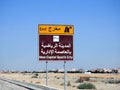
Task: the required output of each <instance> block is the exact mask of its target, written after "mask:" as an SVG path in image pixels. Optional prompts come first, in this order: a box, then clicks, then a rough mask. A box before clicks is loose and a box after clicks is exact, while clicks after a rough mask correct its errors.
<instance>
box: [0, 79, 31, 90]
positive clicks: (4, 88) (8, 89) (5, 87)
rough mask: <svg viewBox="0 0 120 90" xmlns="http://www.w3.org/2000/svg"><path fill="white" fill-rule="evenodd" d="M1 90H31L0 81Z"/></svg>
mask: <svg viewBox="0 0 120 90" xmlns="http://www.w3.org/2000/svg"><path fill="white" fill-rule="evenodd" d="M0 90H29V89H27V88H24V87H21V86H18V85H15V84H12V83H9V82H6V81H2V80H0Z"/></svg>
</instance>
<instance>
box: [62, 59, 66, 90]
mask: <svg viewBox="0 0 120 90" xmlns="http://www.w3.org/2000/svg"><path fill="white" fill-rule="evenodd" d="M65 64H66V61H64V65H63V66H64V90H66V67H65Z"/></svg>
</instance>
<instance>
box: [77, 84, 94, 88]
mask: <svg viewBox="0 0 120 90" xmlns="http://www.w3.org/2000/svg"><path fill="white" fill-rule="evenodd" d="M77 88H78V89H96V87H95V85H93V84H91V83H84V84H80V85H79V86H78V87H77Z"/></svg>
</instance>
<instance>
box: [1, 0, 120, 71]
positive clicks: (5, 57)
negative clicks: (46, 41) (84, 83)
mask: <svg viewBox="0 0 120 90" xmlns="http://www.w3.org/2000/svg"><path fill="white" fill-rule="evenodd" d="M38 24H73V25H74V32H75V33H74V61H70V62H67V64H66V65H67V68H83V69H92V68H115V67H120V1H119V0H0V69H1V70H40V69H45V62H40V61H38V58H37V57H38V56H37V55H38V43H37V41H38V33H37V32H38ZM48 68H49V69H53V68H63V61H59V62H49V63H48Z"/></svg>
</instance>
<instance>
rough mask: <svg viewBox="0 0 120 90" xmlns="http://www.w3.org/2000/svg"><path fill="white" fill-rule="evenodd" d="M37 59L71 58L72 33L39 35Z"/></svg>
mask: <svg viewBox="0 0 120 90" xmlns="http://www.w3.org/2000/svg"><path fill="white" fill-rule="evenodd" d="M39 60H40V61H41V60H45V61H46V60H49V61H51V60H67V61H68V60H73V35H39Z"/></svg>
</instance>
